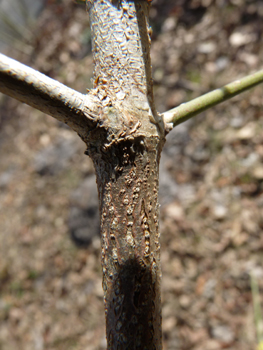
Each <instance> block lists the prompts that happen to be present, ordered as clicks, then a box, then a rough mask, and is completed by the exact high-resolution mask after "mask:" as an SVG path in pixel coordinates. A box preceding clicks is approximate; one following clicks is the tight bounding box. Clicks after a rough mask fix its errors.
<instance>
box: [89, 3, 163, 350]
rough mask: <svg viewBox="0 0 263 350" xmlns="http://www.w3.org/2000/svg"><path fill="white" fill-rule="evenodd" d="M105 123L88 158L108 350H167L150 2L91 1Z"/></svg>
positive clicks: (94, 134)
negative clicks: (163, 327)
mask: <svg viewBox="0 0 263 350" xmlns="http://www.w3.org/2000/svg"><path fill="white" fill-rule="evenodd" d="M87 7H88V10H89V14H90V22H91V29H92V47H93V56H94V62H95V68H94V81H95V86H94V89H95V91H96V94H97V96H99V97H100V101H101V113H100V120H101V122H100V125H99V127H97V128H96V129H95V130H94V131H93V132H92V133H91V134H90V138H89V141H88V148H87V153H88V154H89V155H90V156H91V158H92V159H93V162H94V165H95V169H96V176H97V185H98V193H99V202H100V215H101V243H102V268H103V289H104V302H105V313H106V334H107V343H108V347H107V348H108V349H112V350H113V349H114V350H115V349H119V350H120V349H123V350H124V349H147V350H152V349H158V350H159V349H161V348H162V344H161V343H162V341H161V339H162V337H161V301H160V276H161V271H160V240H159V238H160V237H159V226H158V221H159V204H158V183H159V178H158V169H159V159H160V153H161V149H162V146H163V143H164V139H165V138H164V125H163V122H162V119H161V118H160V117H159V115H158V114H157V112H156V110H155V107H154V101H153V93H152V78H151V64H150V52H149V46H150V38H149V34H148V32H149V28H148V12H149V4H148V3H147V2H146V1H129V0H123V1H116V2H114V1H113V2H110V1H108V0H94V1H88V2H87Z"/></svg>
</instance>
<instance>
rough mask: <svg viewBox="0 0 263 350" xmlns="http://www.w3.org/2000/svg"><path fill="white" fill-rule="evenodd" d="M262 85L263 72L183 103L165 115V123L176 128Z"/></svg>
mask: <svg viewBox="0 0 263 350" xmlns="http://www.w3.org/2000/svg"><path fill="white" fill-rule="evenodd" d="M260 83H263V70H260V71H258V72H256V73H254V74H251V75H248V76H246V77H244V78H242V79H240V80H237V81H234V82H233V83H230V84H227V85H225V86H223V87H222V88H220V89H216V90H214V91H211V92H208V93H207V94H205V95H203V96H200V97H197V98H195V99H194V100H192V101H189V102H186V103H183V104H181V105H180V106H178V107H176V108H173V109H171V110H170V111H167V112H165V113H164V114H163V118H164V121H165V122H166V123H168V124H169V123H170V124H172V125H171V127H174V126H176V125H178V124H181V123H183V122H184V121H186V120H188V119H190V118H192V117H194V116H195V115H197V114H199V113H201V112H203V111H205V110H207V109H209V108H210V107H213V106H215V105H217V104H219V103H221V102H224V101H226V100H228V99H230V98H232V97H234V96H236V95H238V94H240V93H241V92H244V91H246V90H249V89H251V88H253V87H254V86H256V85H258V84H260Z"/></svg>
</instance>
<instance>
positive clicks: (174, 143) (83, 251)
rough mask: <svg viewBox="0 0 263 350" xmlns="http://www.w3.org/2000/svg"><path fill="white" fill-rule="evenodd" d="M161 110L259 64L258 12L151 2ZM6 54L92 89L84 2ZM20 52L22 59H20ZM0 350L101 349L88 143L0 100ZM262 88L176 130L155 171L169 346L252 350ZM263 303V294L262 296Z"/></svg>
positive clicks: (262, 276) (261, 203) (262, 272)
mask: <svg viewBox="0 0 263 350" xmlns="http://www.w3.org/2000/svg"><path fill="white" fill-rule="evenodd" d="M151 23H152V28H153V37H152V65H153V78H154V93H155V97H156V105H157V107H158V110H159V111H161V112H163V111H165V110H167V109H170V108H172V107H174V106H176V105H178V104H180V103H182V102H185V101H187V100H189V99H191V98H194V97H196V96H199V95H200V94H202V93H205V92H207V91H209V90H212V89H214V88H216V87H220V86H222V85H224V84H226V83H228V82H231V81H233V80H235V79H238V78H240V77H242V76H244V75H246V74H249V73H251V72H253V71H256V70H258V69H260V68H262V64H263V62H262V57H263V46H262V34H263V3H262V2H261V1H256V0H254V1H249V0H231V1H230V0H192V1H190V0H189V1H183V0H177V1H164V0H156V1H153V5H152V10H151ZM31 30H32V32H34V35H33V37H34V38H33V39H32V38H31V39H30V41H29V42H27V43H25V44H24V46H21V45H20V46H19V50H18V49H17V48H10V49H9V55H11V56H12V57H15V58H17V59H19V60H20V61H22V62H24V63H26V64H28V65H30V66H32V67H34V68H36V69H39V70H40V71H42V72H44V73H45V74H48V75H49V76H51V77H53V78H56V79H58V80H60V81H61V82H63V83H65V84H66V85H69V86H71V87H73V88H74V89H76V90H78V91H81V92H85V89H86V88H91V86H92V82H91V78H92V57H91V47H90V32H89V29H88V18H87V15H86V13H85V6H84V7H83V6H81V5H76V4H74V3H73V2H71V1H67V0H65V1H55V0H53V1H51V0H49V1H47V2H46V6H45V8H44V11H43V12H42V14H41V16H40V18H39V19H38V21H37V23H36V24H35V25H34V27H32V28H31ZM23 48H24V49H23ZM0 98H1V100H0V101H1V108H0V152H1V162H0V190H1V191H0V223H1V229H0V241H1V244H0V324H1V327H0V349H1V350H15V349H21V350H59V349H61V350H62V349H63V350H70V349H74V350H75V349H76V350H80V349H81V350H82V349H85V350H103V349H105V348H106V341H105V335H104V334H105V329H104V327H105V322H104V309H103V293H102V287H101V266H100V238H99V231H98V211H97V201H96V185H95V179H94V174H93V167H92V164H91V161H90V159H89V158H88V157H87V156H85V155H84V151H85V145H84V144H83V143H82V141H81V140H80V139H79V138H78V136H77V135H75V134H74V133H73V132H72V131H71V130H70V129H68V128H67V127H65V126H64V125H62V124H60V123H59V122H57V121H56V120H54V119H52V118H51V117H48V116H45V115H43V114H42V113H40V112H38V111H35V110H33V109H31V108H29V107H27V106H25V105H22V104H19V103H18V102H16V101H14V100H11V99H9V98H6V97H4V96H1V97H0ZM262 126H263V109H262V86H261V87H260V86H259V87H257V88H255V89H253V90H252V91H251V92H247V93H245V94H242V95H240V96H238V97H236V98H234V99H233V100H231V101H230V102H228V103H224V104H222V105H220V106H218V107H216V108H214V109H211V110H209V111H208V112H206V113H203V114H202V115H200V116H198V117H195V118H194V119H192V120H191V121H189V122H186V123H184V124H182V125H180V126H179V127H177V128H175V129H174V130H173V131H172V132H171V133H170V134H169V135H168V137H167V143H166V146H165V149H164V151H163V155H162V162H161V171H160V203H161V243H162V248H161V249H162V273H163V276H162V304H163V343H164V350H177V349H178V350H183V349H185V350H186V349H187V350H188V349H191V350H201V349H205V350H219V349H229V350H255V349H256V342H257V339H256V325H255V322H254V312H253V300H252V293H251V282H250V280H251V277H250V276H251V274H252V275H253V276H254V277H255V279H256V281H257V283H258V284H259V290H260V292H261V294H262V291H263V265H262V263H263V259H262V251H263V235H262V233H261V232H262V229H263V165H262V161H263V134H262ZM261 301H262V298H261Z"/></svg>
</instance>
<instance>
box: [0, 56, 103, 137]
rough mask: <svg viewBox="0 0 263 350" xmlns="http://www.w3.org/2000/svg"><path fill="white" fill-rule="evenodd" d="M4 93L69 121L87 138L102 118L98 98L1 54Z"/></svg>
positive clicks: (0, 65)
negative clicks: (98, 112) (98, 113)
mask: <svg viewBox="0 0 263 350" xmlns="http://www.w3.org/2000/svg"><path fill="white" fill-rule="evenodd" d="M0 92H2V93H4V94H6V95H8V96H10V97H13V98H15V99H17V100H19V101H21V102H23V103H26V104H28V105H29V106H31V107H34V108H36V109H38V110H40V111H42V112H44V113H46V114H49V115H51V116H52V117H54V118H56V119H57V120H59V121H61V122H63V123H65V124H68V125H69V126H70V127H71V128H72V129H73V130H74V131H76V132H77V133H78V134H79V135H80V136H81V137H82V138H83V139H85V135H86V134H87V131H88V130H89V129H90V128H92V127H94V125H95V123H96V122H97V121H98V117H97V115H96V110H97V107H96V102H97V99H96V97H95V96H94V95H92V94H88V95H83V94H81V93H79V92H77V91H75V90H73V89H70V88H68V87H67V86H65V85H63V84H61V83H59V82H58V81H56V80H53V79H51V78H49V77H47V76H46V75H44V74H42V73H39V72H37V71H35V70H34V69H32V68H29V67H27V66H25V65H23V64H21V63H19V62H17V61H15V60H13V59H11V58H9V57H7V56H5V55H2V54H0Z"/></svg>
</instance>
